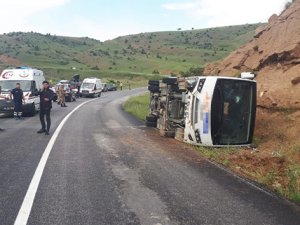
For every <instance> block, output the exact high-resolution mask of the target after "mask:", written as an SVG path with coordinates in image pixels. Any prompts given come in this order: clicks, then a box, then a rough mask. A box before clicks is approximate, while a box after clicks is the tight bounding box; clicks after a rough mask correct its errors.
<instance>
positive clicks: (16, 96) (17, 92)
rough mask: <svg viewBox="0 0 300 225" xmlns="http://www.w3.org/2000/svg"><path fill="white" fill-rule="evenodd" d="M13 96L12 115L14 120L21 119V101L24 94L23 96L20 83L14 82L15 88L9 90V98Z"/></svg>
mask: <svg viewBox="0 0 300 225" xmlns="http://www.w3.org/2000/svg"><path fill="white" fill-rule="evenodd" d="M12 96H13V101H14V106H15V109H14V117H15V119H16V120H19V119H22V113H23V107H22V106H23V105H22V104H23V101H24V96H23V90H22V89H21V85H20V83H16V88H14V89H12V90H11V92H10V99H11V98H12Z"/></svg>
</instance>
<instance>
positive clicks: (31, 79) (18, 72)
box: [0, 66, 45, 116]
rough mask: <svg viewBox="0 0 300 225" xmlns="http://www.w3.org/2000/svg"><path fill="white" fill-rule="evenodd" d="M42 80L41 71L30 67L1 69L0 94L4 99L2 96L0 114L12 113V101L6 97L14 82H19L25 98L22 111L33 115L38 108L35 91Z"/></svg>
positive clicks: (37, 98) (38, 100) (38, 99)
mask: <svg viewBox="0 0 300 225" xmlns="http://www.w3.org/2000/svg"><path fill="white" fill-rule="evenodd" d="M44 80H45V77H44V73H43V71H41V70H38V69H34V68H31V67H25V66H22V67H17V68H15V69H6V70H3V72H2V73H1V76H0V87H1V93H0V95H1V96H3V97H4V100H3V98H2V102H1V107H0V114H4V115H12V114H13V110H14V106H13V102H12V101H8V100H7V98H8V97H9V94H10V91H11V90H12V89H14V87H15V85H16V83H20V85H21V89H22V90H23V92H24V98H25V103H23V113H24V114H27V115H30V116H34V115H35V114H36V112H37V111H38V110H39V108H40V105H39V103H40V98H39V97H38V96H36V93H37V92H38V88H40V86H41V85H42V82H43V81H44ZM5 98H6V99H5Z"/></svg>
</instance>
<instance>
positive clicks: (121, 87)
mask: <svg viewBox="0 0 300 225" xmlns="http://www.w3.org/2000/svg"><path fill="white" fill-rule="evenodd" d="M120 89H121V91H122V90H123V83H122V82H121V83H120Z"/></svg>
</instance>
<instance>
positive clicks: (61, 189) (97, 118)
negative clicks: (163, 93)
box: [0, 89, 300, 225]
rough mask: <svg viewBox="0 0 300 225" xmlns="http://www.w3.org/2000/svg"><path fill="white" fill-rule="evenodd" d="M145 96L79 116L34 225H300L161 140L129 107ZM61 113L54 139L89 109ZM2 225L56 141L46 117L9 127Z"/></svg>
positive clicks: (109, 102) (49, 167)
mask: <svg viewBox="0 0 300 225" xmlns="http://www.w3.org/2000/svg"><path fill="white" fill-rule="evenodd" d="M142 91H143V90H142V89H138V90H132V91H124V92H113V93H104V94H103V96H102V97H101V98H98V99H96V100H95V101H93V102H89V103H87V104H85V105H83V106H82V107H81V108H79V109H78V110H77V111H76V112H74V113H73V114H72V115H71V117H70V118H69V119H68V120H67V122H66V124H65V125H64V126H63V128H62V130H61V132H60V135H59V137H58V138H57V140H56V141H55V143H54V146H53V149H52V151H51V153H50V156H49V158H48V161H47V164H46V167H45V170H44V173H43V175H42V178H41V181H40V184H39V186H38V190H37V193H36V196H35V199H34V202H33V206H32V208H31V213H30V215H29V219H28V223H27V224H30V225H81V224H82V225H90V224H97V225H105V224H107V225H114V224H121V225H123V224H143V225H144V224H145V225H148V224H149V225H159V224H172V225H173V224H174V225H175V224H199V225H200V224H211V225H213V224H226V225H233V224H237V225H244V224H249V225H250V224H251V225H252V224H259V225H262V224H264V225H271V224H282V225H289V224H295V225H296V224H297V225H299V224H300V211H299V208H298V207H296V206H294V205H292V204H290V203H288V202H286V201H284V200H281V199H279V198H277V197H274V196H272V195H270V194H268V193H266V192H264V191H261V190H259V189H258V188H256V187H255V186H253V185H250V184H249V183H247V182H245V181H243V180H241V179H239V178H237V177H235V176H233V175H232V174H230V173H228V172H226V171H224V170H222V169H220V168H218V167H216V166H215V165H213V164H211V163H210V162H207V161H205V160H203V159H202V158H201V157H200V156H199V155H198V154H197V153H195V152H194V151H192V150H190V149H189V147H187V146H186V145H184V144H182V143H179V142H177V141H175V140H173V139H165V138H161V137H159V136H158V134H157V132H156V131H155V130H153V129H150V128H145V127H144V125H143V123H142V122H140V121H138V120H136V119H134V118H132V117H131V116H129V115H127V114H126V113H124V112H123V110H122V103H123V102H124V101H125V100H126V98H127V96H129V95H133V94H137V93H140V92H142ZM87 100H88V99H79V100H78V101H77V102H76V103H69V104H68V105H69V107H67V108H60V107H58V106H56V105H55V107H54V108H53V111H52V122H53V126H52V130H51V132H52V133H53V132H54V130H55V129H56V127H57V126H58V125H59V123H60V122H61V121H62V119H63V118H64V117H65V116H66V115H67V114H68V113H69V112H70V111H72V109H74V108H75V107H76V106H77V105H79V104H80V103H81V102H83V101H87ZM0 127H1V128H4V129H5V131H4V132H0V181H1V182H0V225H11V224H14V221H15V219H16V217H17V215H18V212H19V210H20V207H21V204H22V202H23V199H24V197H25V195H26V192H27V189H28V186H29V184H30V182H31V179H32V177H33V175H34V173H35V170H36V168H37V166H38V163H39V161H40V159H41V157H42V154H43V152H44V151H45V148H46V146H47V144H48V142H49V140H50V138H51V136H45V135H40V134H37V133H36V131H37V130H38V129H40V125H39V121H38V116H35V117H32V118H26V119H25V120H24V121H15V120H13V119H7V118H6V119H0Z"/></svg>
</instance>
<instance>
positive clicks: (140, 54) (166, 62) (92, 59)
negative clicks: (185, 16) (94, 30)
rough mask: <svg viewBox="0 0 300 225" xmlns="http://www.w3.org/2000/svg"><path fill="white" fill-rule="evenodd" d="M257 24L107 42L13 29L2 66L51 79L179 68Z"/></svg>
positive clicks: (1, 44) (230, 45)
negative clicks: (34, 70)
mask: <svg viewBox="0 0 300 225" xmlns="http://www.w3.org/2000/svg"><path fill="white" fill-rule="evenodd" d="M259 25H260V24H249V25H240V26H229V27H221V28H211V29H202V30H189V31H181V30H180V31H175V32H174V31H170V32H154V33H141V34H137V35H129V36H124V37H119V38H116V39H114V40H111V41H106V42H100V41H98V40H94V39H91V38H87V37H85V38H73V37H62V36H56V35H50V34H46V35H42V34H39V33H34V32H30V33H22V32H13V33H8V34H4V35H0V67H1V68H5V67H7V66H10V65H21V64H22V65H24V64H25V65H30V66H34V67H39V68H42V69H44V70H45V71H47V72H48V75H49V76H50V77H54V78H55V77H57V78H63V76H65V75H71V74H72V73H74V71H73V70H72V69H71V68H76V69H77V73H80V74H85V73H89V74H90V73H92V74H110V75H112V76H113V75H116V74H127V75H128V74H131V75H134V74H142V75H143V74H152V73H156V74H157V73H160V74H170V73H179V72H180V71H186V70H188V69H189V68H191V67H203V66H204V65H205V64H206V63H208V62H213V61H216V60H219V59H222V58H224V57H225V56H227V55H228V54H229V53H230V52H231V51H233V50H235V49H236V48H238V47H240V46H241V45H243V44H245V43H246V42H248V41H249V40H250V39H251V38H252V37H253V34H254V31H255V29H256V28H257V27H258V26H259ZM78 70H79V71H78Z"/></svg>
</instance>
